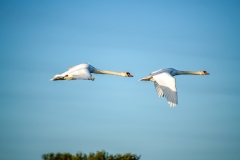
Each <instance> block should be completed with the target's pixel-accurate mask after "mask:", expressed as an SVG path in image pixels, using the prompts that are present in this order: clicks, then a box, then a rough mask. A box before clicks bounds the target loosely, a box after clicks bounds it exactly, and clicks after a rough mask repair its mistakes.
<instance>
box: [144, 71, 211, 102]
mask: <svg viewBox="0 0 240 160" xmlns="http://www.w3.org/2000/svg"><path fill="white" fill-rule="evenodd" d="M184 74H191V75H208V74H209V73H208V72H206V71H198V72H192V71H178V70H176V69H173V68H165V69H160V70H157V71H154V72H152V73H150V75H149V76H147V77H144V78H142V79H140V80H141V81H152V82H154V86H155V88H156V91H157V93H158V96H159V97H163V96H165V97H166V99H167V101H168V104H169V105H170V107H175V106H176V105H177V104H178V97H177V88H176V79H175V78H173V76H176V75H184Z"/></svg>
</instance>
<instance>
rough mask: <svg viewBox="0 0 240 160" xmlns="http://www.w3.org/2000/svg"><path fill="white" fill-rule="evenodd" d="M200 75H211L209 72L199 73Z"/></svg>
mask: <svg viewBox="0 0 240 160" xmlns="http://www.w3.org/2000/svg"><path fill="white" fill-rule="evenodd" d="M199 73H200V75H209V74H210V73H208V72H207V71H199Z"/></svg>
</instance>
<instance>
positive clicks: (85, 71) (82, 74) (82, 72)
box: [63, 64, 94, 80]
mask: <svg viewBox="0 0 240 160" xmlns="http://www.w3.org/2000/svg"><path fill="white" fill-rule="evenodd" d="M90 67H91V66H90V65H89V64H79V65H76V66H73V67H70V68H69V69H68V71H67V72H65V73H63V76H64V75H69V76H72V77H74V78H75V79H77V80H94V77H92V75H91V73H90Z"/></svg>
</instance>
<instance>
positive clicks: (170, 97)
mask: <svg viewBox="0 0 240 160" xmlns="http://www.w3.org/2000/svg"><path fill="white" fill-rule="evenodd" d="M153 79H154V80H155V81H156V82H155V83H154V84H155V88H156V90H157V92H158V95H159V97H162V96H165V97H166V99H167V101H168V104H169V105H170V107H175V106H176V105H177V104H178V98H177V89H176V80H175V78H173V77H172V76H171V75H170V74H169V73H166V72H163V73H160V74H155V75H153ZM156 83H157V84H156ZM156 86H157V87H156Z"/></svg>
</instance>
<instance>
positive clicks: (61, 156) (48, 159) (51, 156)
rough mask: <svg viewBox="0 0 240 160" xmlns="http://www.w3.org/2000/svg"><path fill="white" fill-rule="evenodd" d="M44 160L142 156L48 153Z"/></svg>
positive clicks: (131, 159)
mask: <svg viewBox="0 0 240 160" xmlns="http://www.w3.org/2000/svg"><path fill="white" fill-rule="evenodd" d="M42 159H43V160H139V159H140V156H137V155H135V154H131V153H126V154H123V155H121V154H116V155H112V154H108V153H107V152H105V151H97V153H89V154H88V155H87V154H84V153H82V152H79V153H77V154H76V155H71V154H70V153H57V154H54V153H48V154H43V155H42Z"/></svg>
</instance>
